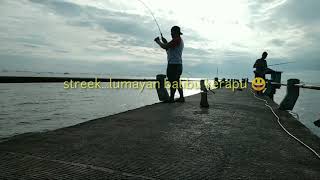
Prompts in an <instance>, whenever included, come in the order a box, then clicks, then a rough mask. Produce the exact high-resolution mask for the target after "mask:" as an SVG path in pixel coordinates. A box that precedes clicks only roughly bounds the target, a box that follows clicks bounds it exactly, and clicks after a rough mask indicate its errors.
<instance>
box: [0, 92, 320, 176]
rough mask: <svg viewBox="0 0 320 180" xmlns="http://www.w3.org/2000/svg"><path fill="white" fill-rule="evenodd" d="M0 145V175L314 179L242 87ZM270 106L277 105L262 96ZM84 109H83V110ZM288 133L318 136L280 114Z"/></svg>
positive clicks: (314, 171)
mask: <svg viewBox="0 0 320 180" xmlns="http://www.w3.org/2000/svg"><path fill="white" fill-rule="evenodd" d="M215 92H216V94H213V93H210V92H209V94H208V99H209V104H210V108H209V109H201V108H200V107H199V103H200V95H199V94H198V95H194V96H191V97H188V98H186V102H185V103H174V104H163V103H158V104H154V105H150V106H146V107H142V108H139V109H135V110H131V111H127V112H124V113H120V114H116V115H112V116H108V117H104V118H99V119H96V120H92V121H89V122H85V123H82V124H79V125H76V126H72V127H68V128H62V129H58V130H55V131H50V132H44V133H31V134H24V135H19V136H16V137H13V138H11V139H9V140H8V141H5V142H2V143H0V179H15V178H18V179H318V178H319V177H320V160H319V159H317V157H316V156H315V155H314V154H312V153H311V151H309V150H308V149H307V148H305V147H304V146H302V145H301V144H299V143H298V142H297V141H295V140H294V139H293V138H291V137H290V136H288V134H286V133H285V132H284V131H283V130H282V129H281V127H280V126H279V125H278V123H277V119H276V118H275V117H274V116H273V114H272V113H271V111H270V110H269V109H268V108H267V107H265V106H264V103H263V102H262V101H259V100H257V99H255V98H254V96H253V94H252V93H251V92H250V90H243V91H236V92H232V91H231V90H227V89H221V90H216V91H215ZM270 104H271V105H272V106H273V107H274V108H277V105H276V104H275V103H273V102H272V101H270ZM88 111H90V109H88ZM276 113H277V114H278V115H280V118H281V122H282V123H283V125H284V126H285V127H286V128H287V129H288V130H289V131H290V132H292V134H294V135H295V136H297V137H298V138H300V139H301V140H302V141H304V142H305V143H306V144H308V145H309V146H311V147H312V148H314V149H315V150H316V151H317V152H320V143H319V142H320V140H319V138H318V137H316V136H315V135H313V134H311V132H310V131H309V130H308V129H307V128H305V127H304V126H303V125H302V124H301V123H300V122H298V121H297V120H296V119H295V118H293V117H292V116H291V115H290V114H289V113H287V112H281V111H278V110H276Z"/></svg>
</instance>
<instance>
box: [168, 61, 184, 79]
mask: <svg viewBox="0 0 320 180" xmlns="http://www.w3.org/2000/svg"><path fill="white" fill-rule="evenodd" d="M181 74H182V64H168V67H167V77H168V80H169V81H178V80H179V79H180V76H181Z"/></svg>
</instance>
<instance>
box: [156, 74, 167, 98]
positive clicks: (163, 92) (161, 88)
mask: <svg viewBox="0 0 320 180" xmlns="http://www.w3.org/2000/svg"><path fill="white" fill-rule="evenodd" d="M166 77H167V76H166V75H164V74H158V75H157V82H159V85H158V86H156V89H157V93H158V97H159V100H160V101H166V100H168V99H169V94H168V91H167V89H166V87H165V79H166Z"/></svg>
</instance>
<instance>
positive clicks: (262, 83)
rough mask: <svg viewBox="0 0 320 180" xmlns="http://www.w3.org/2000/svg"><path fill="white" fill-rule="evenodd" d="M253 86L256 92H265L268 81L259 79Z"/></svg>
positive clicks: (256, 79)
mask: <svg viewBox="0 0 320 180" xmlns="http://www.w3.org/2000/svg"><path fill="white" fill-rule="evenodd" d="M251 85H252V89H254V90H255V91H263V90H264V89H265V88H266V81H265V80H264V79H263V78H260V77H257V78H255V79H254V80H253V81H252V83H251Z"/></svg>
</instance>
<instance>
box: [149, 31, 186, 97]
mask: <svg viewBox="0 0 320 180" xmlns="http://www.w3.org/2000/svg"><path fill="white" fill-rule="evenodd" d="M181 35H182V33H181V30H180V27H178V26H173V27H172V28H171V37H172V40H171V41H170V42H168V41H167V40H166V39H165V38H164V37H161V40H162V42H161V41H160V38H159V37H157V38H155V39H154V41H155V42H156V43H157V44H158V45H159V46H160V47H161V48H163V49H165V50H166V51H167V60H168V65H167V77H168V80H169V82H170V98H169V100H168V101H167V102H169V103H173V102H174V95H175V92H176V89H178V91H179V94H180V98H179V99H178V100H176V102H185V99H184V96H183V89H182V85H181V82H180V76H181V74H182V51H183V48H184V43H183V40H182V38H181ZM176 85H178V88H176V87H174V86H176Z"/></svg>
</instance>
